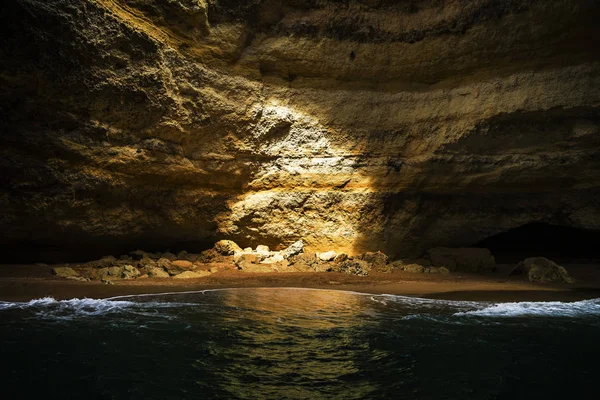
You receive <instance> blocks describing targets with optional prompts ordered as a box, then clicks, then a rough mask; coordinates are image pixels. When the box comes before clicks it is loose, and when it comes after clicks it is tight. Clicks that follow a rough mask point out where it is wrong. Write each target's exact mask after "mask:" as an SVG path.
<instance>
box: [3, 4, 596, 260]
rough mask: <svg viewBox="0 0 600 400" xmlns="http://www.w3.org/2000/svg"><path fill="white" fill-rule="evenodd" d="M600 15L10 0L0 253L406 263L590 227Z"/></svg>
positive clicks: (561, 9) (569, 9)
mask: <svg viewBox="0 0 600 400" xmlns="http://www.w3.org/2000/svg"><path fill="white" fill-rule="evenodd" d="M599 8H600V6H599V5H598V2H597V1H595V0H581V1H572V0H534V1H531V0H527V1H526V0H502V1H497V0H493V1H492V0H472V1H462V0H431V1H416V0H414V1H413V0H407V1H388V0H379V1H378V0H360V1H341V0H340V1H332V0H320V1H317V0H295V1H283V0H254V1H241V0H239V1H238V0H209V1H205V0H169V1H162V0H80V1H71V0H8V1H5V2H3V4H2V12H1V13H0V19H1V21H0V22H1V25H0V26H1V28H0V29H1V30H2V32H1V33H2V34H1V38H2V39H1V41H0V68H1V73H0V108H1V109H0V111H1V114H2V118H1V119H0V126H1V130H2V136H1V138H0V141H1V147H0V151H1V153H2V156H1V157H0V166H1V167H0V168H1V171H2V173H1V175H2V178H1V179H2V192H1V195H0V228H1V229H2V244H3V246H4V247H5V248H6V249H15V248H16V247H15V246H16V245H17V244H18V245H20V246H24V247H26V248H27V249H29V250H31V251H33V250H32V249H38V250H44V253H43V254H46V255H47V254H50V253H49V252H58V253H60V254H63V253H64V254H74V252H78V251H79V252H82V253H83V252H85V253H86V254H89V258H91V257H92V256H93V255H96V254H92V253H100V254H102V253H109V252H116V251H125V250H131V249H132V247H144V248H147V249H151V248H152V247H161V248H165V247H168V246H171V245H175V244H179V245H182V246H183V245H184V244H186V243H187V244H189V245H190V246H203V245H205V244H206V245H208V244H212V242H214V241H215V240H217V239H222V238H228V239H233V240H236V241H238V242H239V243H240V244H241V245H242V246H246V245H256V244H267V245H270V246H272V247H274V246H276V245H278V244H281V245H286V244H289V243H292V242H293V241H295V240H297V239H299V238H302V239H303V240H304V241H305V243H306V244H307V246H308V248H309V249H312V250H314V251H324V250H329V249H336V250H337V251H340V252H348V253H357V252H362V251H365V250H382V251H384V252H386V253H388V254H390V255H391V256H416V255H419V254H420V253H422V252H423V251H424V250H426V249H428V248H430V247H433V246H467V245H471V244H473V243H476V242H477V241H479V240H481V239H483V238H485V237H487V236H490V235H492V234H495V233H498V232H501V231H504V230H507V229H509V228H513V227H516V226H520V225H524V224H526V223H529V222H531V221H545V222H550V223H554V224H561V225H568V226H576V227H584V228H591V229H600V211H599V210H600V208H599V201H598V199H599V198H600V158H599V157H600V156H599V149H600V147H599V145H600V132H599V130H600V112H599V110H600V109H599V104H600V76H599V72H600V68H599V66H600V52H598V51H597V49H598V48H600V47H599V46H600V43H599V42H598V38H599V37H600V25H598V23H597V21H598V18H599V17H600V10H599ZM21 255H23V256H26V254H21ZM42 258H43V257H42Z"/></svg>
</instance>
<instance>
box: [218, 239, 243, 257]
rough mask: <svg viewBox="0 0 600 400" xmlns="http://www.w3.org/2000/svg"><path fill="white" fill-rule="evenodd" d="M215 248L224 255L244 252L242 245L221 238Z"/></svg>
mask: <svg viewBox="0 0 600 400" xmlns="http://www.w3.org/2000/svg"><path fill="white" fill-rule="evenodd" d="M213 249H214V250H215V251H216V252H217V253H218V254H220V255H222V256H232V255H234V254H235V253H236V252H242V249H241V247H240V246H238V245H237V243H235V242H234V241H233V240H219V241H218V242H217V243H215V245H214V247H213Z"/></svg>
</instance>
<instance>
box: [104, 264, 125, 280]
mask: <svg viewBox="0 0 600 400" xmlns="http://www.w3.org/2000/svg"><path fill="white" fill-rule="evenodd" d="M98 275H99V276H100V279H108V278H110V279H121V277H122V269H121V267H116V266H115V267H106V268H102V269H100V271H98Z"/></svg>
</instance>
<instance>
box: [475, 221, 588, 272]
mask: <svg viewBox="0 0 600 400" xmlns="http://www.w3.org/2000/svg"><path fill="white" fill-rule="evenodd" d="M598 244H600V230H590V229H581V228H573V227H567V226H560V225H552V224H548V223H544V222H532V223H529V224H526V225H522V226H520V227H517V228H513V229H510V230H508V231H505V232H501V233H498V234H496V235H493V236H490V237H488V238H486V239H484V240H482V241H480V242H478V243H477V244H475V245H474V247H485V248H488V249H490V251H491V252H492V254H494V256H495V257H496V261H497V262H499V263H514V262H518V261H521V260H523V259H525V258H528V257H538V256H541V257H546V258H549V259H552V260H554V261H557V262H583V261H586V262H590V261H592V260H598V259H600V257H599V256H598V251H597V249H598Z"/></svg>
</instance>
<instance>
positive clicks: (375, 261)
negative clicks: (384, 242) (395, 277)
mask: <svg viewBox="0 0 600 400" xmlns="http://www.w3.org/2000/svg"><path fill="white" fill-rule="evenodd" d="M361 260H363V261H366V262H368V263H369V264H371V265H372V266H373V267H375V268H379V267H382V266H384V265H386V264H387V263H388V256H387V255H385V254H383V253H382V252H381V251H377V252H367V253H364V254H363V255H362V256H361Z"/></svg>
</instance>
